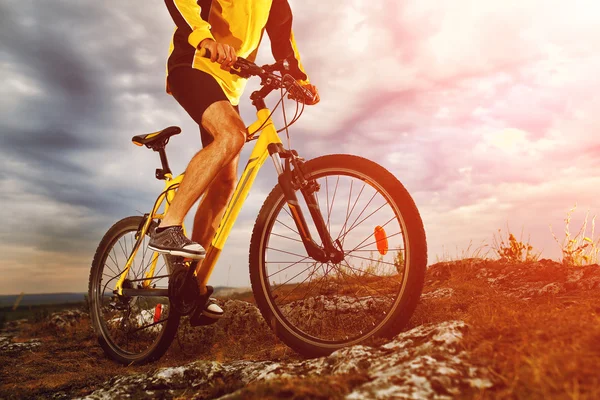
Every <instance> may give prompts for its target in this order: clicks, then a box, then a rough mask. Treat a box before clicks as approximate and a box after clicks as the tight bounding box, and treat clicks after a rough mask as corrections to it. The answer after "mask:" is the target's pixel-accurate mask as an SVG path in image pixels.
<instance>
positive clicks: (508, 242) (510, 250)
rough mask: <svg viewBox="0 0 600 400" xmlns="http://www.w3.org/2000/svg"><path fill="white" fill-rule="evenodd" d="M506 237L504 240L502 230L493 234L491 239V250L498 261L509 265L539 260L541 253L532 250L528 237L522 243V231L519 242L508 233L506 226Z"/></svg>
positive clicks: (508, 229)
mask: <svg viewBox="0 0 600 400" xmlns="http://www.w3.org/2000/svg"><path fill="white" fill-rule="evenodd" d="M506 231H507V233H508V237H507V238H506V239H504V237H503V235H502V230H501V229H498V234H497V235H496V234H494V236H493V239H492V248H493V249H494V251H495V252H496V254H497V255H498V257H499V258H500V261H504V262H511V263H522V262H535V261H537V260H538V259H539V258H540V255H541V252H540V251H536V250H534V248H533V246H532V245H531V244H530V239H531V238H530V237H527V242H526V243H524V242H523V229H521V237H520V238H519V240H517V238H515V235H513V234H512V233H511V232H510V228H509V227H508V224H507V226H506Z"/></svg>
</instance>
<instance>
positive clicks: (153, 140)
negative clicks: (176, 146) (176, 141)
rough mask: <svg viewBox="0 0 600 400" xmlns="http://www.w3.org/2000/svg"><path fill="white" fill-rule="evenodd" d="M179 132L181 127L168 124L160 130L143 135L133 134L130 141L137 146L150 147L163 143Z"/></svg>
mask: <svg viewBox="0 0 600 400" xmlns="http://www.w3.org/2000/svg"><path fill="white" fill-rule="evenodd" d="M180 133H181V128H180V127H178V126H169V127H168V128H165V129H163V130H162V131H158V132H153V133H147V134H145V135H137V136H134V137H133V138H132V139H131V141H132V142H133V144H135V145H137V146H144V145H146V147H148V148H152V147H154V146H156V145H159V146H160V145H163V146H164V145H165V144H166V142H167V141H168V140H169V138H170V137H171V136H174V135H178V134H180Z"/></svg>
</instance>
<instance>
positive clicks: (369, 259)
mask: <svg viewBox="0 0 600 400" xmlns="http://www.w3.org/2000/svg"><path fill="white" fill-rule="evenodd" d="M346 255H347V254H346ZM350 257H355V258H360V259H361V260H367V261H377V262H379V263H382V264H388V265H393V266H396V264H394V263H390V262H387V261H380V260H377V259H375V258H366V257H361V256H354V255H351V256H350ZM375 276H379V275H375ZM379 277H380V278H381V276H379Z"/></svg>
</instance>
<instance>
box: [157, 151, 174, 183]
mask: <svg viewBox="0 0 600 400" xmlns="http://www.w3.org/2000/svg"><path fill="white" fill-rule="evenodd" d="M155 151H158V154H159V155H160V162H161V164H162V169H157V170H156V177H157V178H158V179H165V175H166V174H171V168H169V161H168V160H167V152H166V151H165V148H164V147H160V148H158V149H155Z"/></svg>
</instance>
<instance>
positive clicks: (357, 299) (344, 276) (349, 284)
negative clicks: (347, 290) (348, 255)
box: [334, 266, 377, 322]
mask: <svg viewBox="0 0 600 400" xmlns="http://www.w3.org/2000/svg"><path fill="white" fill-rule="evenodd" d="M334 268H335V266H334ZM340 276H341V277H342V279H343V280H344V281H345V282H346V283H347V284H348V286H350V287H352V286H353V285H352V282H350V281H348V280H347V279H346V275H345V274H344V273H343V272H340ZM352 296H354V298H355V299H356V302H357V303H358V304H360V306H361V307H362V308H363V310H364V309H365V306H364V305H363V304H362V302H361V300H360V298H359V297H358V296H357V295H356V291H354V292H353V293H352ZM369 296H370V297H371V299H373V301H376V300H375V298H374V297H373V296H371V295H370V294H369ZM336 310H337V303H336ZM367 315H368V316H369V317H370V318H371V320H372V319H373V318H374V317H373V316H372V315H371V314H370V313H369V312H368V311H367ZM375 322H377V320H375Z"/></svg>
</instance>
